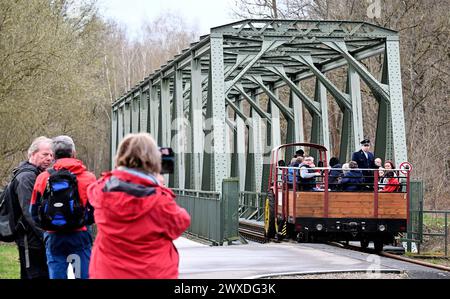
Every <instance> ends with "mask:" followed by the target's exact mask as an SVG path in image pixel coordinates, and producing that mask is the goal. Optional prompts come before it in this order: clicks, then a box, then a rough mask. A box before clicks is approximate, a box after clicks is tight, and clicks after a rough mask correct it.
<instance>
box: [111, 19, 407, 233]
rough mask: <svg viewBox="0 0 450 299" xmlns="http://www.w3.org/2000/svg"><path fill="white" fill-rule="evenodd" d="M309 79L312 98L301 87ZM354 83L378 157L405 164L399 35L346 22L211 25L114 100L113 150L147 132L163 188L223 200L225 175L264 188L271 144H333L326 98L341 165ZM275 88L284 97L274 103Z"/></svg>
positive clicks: (354, 134) (247, 187) (252, 188)
mask: <svg viewBox="0 0 450 299" xmlns="http://www.w3.org/2000/svg"><path fill="white" fill-rule="evenodd" d="M374 56H378V57H383V59H384V63H383V69H382V76H381V78H376V77H375V75H373V74H371V73H370V72H369V70H368V69H367V68H366V67H365V66H364V64H363V63H362V62H361V61H363V60H365V59H367V58H370V57H374ZM336 69H342V70H344V72H345V73H346V76H347V84H346V88H345V90H341V89H340V88H338V87H337V86H336V85H335V84H334V83H333V82H331V80H329V79H328V78H327V72H329V71H331V70H336ZM311 78H312V79H313V80H315V90H314V96H313V97H310V96H308V95H307V93H306V92H305V90H303V89H302V81H304V80H307V79H311ZM361 80H362V81H363V82H364V83H365V84H366V85H367V86H368V87H369V88H370V90H371V91H372V94H373V97H372V98H371V100H373V101H377V102H378V107H379V111H378V121H377V124H376V136H372V137H375V139H376V144H375V154H376V156H377V157H381V158H382V159H383V160H384V159H392V160H394V161H395V163H396V165H397V166H398V165H399V164H400V163H401V162H403V161H407V147H406V138H405V124H404V112H403V98H402V85H401V73H400V55H399V35H398V33H397V32H395V31H393V30H390V29H387V28H383V27H379V26H376V25H372V24H369V23H365V22H350V21H301V20H243V21H239V22H236V23H232V24H228V25H224V26H220V27H215V28H212V29H211V32H210V34H209V35H205V36H202V37H200V40H199V41H198V42H196V43H193V44H191V45H190V47H189V48H188V49H185V50H183V51H182V53H180V54H179V55H177V56H175V57H174V58H173V59H172V60H170V61H168V62H167V63H166V64H165V65H163V66H161V68H160V69H159V70H156V71H155V72H154V73H153V74H151V75H149V76H148V77H147V78H145V79H144V80H143V81H142V82H140V83H139V84H137V85H136V86H135V87H134V88H133V89H132V90H130V91H128V92H127V93H126V94H125V95H123V96H122V97H120V98H119V99H118V100H117V101H116V102H114V103H113V105H112V139H111V153H112V156H114V155H115V152H116V149H117V146H118V144H119V142H120V141H121V140H122V139H123V137H124V136H125V135H126V134H127V133H132V132H142V131H144V132H149V133H151V134H152V135H153V136H154V137H155V139H156V140H157V142H158V144H159V145H160V146H171V147H173V148H174V151H175V152H176V169H175V173H174V174H173V175H170V178H169V186H170V187H172V188H175V189H177V190H181V191H180V192H184V190H197V191H200V192H206V193H207V194H209V195H211V194H215V193H217V196H220V194H221V193H222V188H223V182H224V179H227V178H230V177H237V178H238V180H239V182H238V188H239V191H240V192H241V193H242V192H266V191H267V180H268V176H269V174H268V170H269V165H268V164H267V163H268V159H266V160H265V159H264V158H265V157H267V155H268V154H270V149H271V148H273V147H275V146H277V145H280V144H282V143H291V142H312V143H318V144H322V145H324V146H325V147H327V148H328V149H330V137H329V136H330V125H329V123H328V110H329V108H328V102H327V95H331V96H332V98H333V99H334V100H335V101H336V103H337V105H338V106H339V108H340V110H341V111H342V113H343V125H342V130H341V132H342V134H341V136H340V138H341V140H340V141H341V142H340V148H339V153H340V154H339V155H340V158H341V161H344V160H348V159H349V158H350V156H351V153H352V152H353V151H355V150H356V149H359V147H360V145H359V141H360V140H362V139H363V138H364V137H365V136H363V125H364V119H363V113H362V107H361ZM282 87H283V88H284V89H286V87H288V88H289V93H290V95H289V101H288V102H289V103H287V101H282V100H281V99H280V94H279V91H280V88H282ZM262 96H265V97H266V98H268V104H265V105H262V104H261V103H260V99H261V97H262ZM245 107H247V108H245ZM305 109H306V111H307V113H309V114H310V115H311V119H312V121H311V123H310V124H306V123H305V120H304V117H303V111H304V110H305ZM282 120H285V122H286V123H287V130H286V131H285V132H283V134H281V130H280V128H281V126H280V124H281V121H282ZM263 125H265V127H266V129H265V130H262V127H263ZM305 128H310V129H311V131H310V132H309V133H308V136H311V139H310V140H304V139H305V136H304V130H305ZM282 136H283V137H284V136H285V140H282ZM331 146H333V145H331ZM230 149H231V150H230ZM288 154H293V153H288ZM287 156H289V155H287ZM208 192H209V193H208ZM209 195H208V196H209ZM196 196H197V197H198V196H199V193H198V192H197V193H196ZM194 197H195V196H194ZM219 242H220V241H219Z"/></svg>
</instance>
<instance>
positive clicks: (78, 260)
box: [31, 136, 96, 279]
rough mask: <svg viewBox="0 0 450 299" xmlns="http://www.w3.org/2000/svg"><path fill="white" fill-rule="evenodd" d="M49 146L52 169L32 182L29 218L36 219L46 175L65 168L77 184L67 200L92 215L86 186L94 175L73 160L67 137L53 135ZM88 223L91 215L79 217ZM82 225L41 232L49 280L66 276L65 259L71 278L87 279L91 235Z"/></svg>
mask: <svg viewBox="0 0 450 299" xmlns="http://www.w3.org/2000/svg"><path fill="white" fill-rule="evenodd" d="M52 149H53V151H54V153H55V159H56V162H55V164H54V165H53V167H52V169H50V170H49V171H46V172H43V173H41V174H40V175H39V176H38V178H37V179H36V184H35V185H34V190H33V196H32V198H31V210H32V215H33V218H34V219H36V220H37V221H38V222H39V220H38V219H39V217H38V212H39V205H40V203H41V201H42V198H43V196H44V195H45V190H46V187H47V182H48V180H49V177H50V176H52V177H53V176H54V174H55V173H58V172H59V173H61V172H63V171H68V172H70V175H72V176H73V175H74V176H75V177H76V182H77V184H76V185H77V186H76V187H75V188H77V191H78V192H77V193H78V196H76V195H71V198H69V201H70V200H72V201H73V200H77V201H79V202H80V204H81V206H82V207H83V208H84V209H85V210H86V211H87V213H88V215H92V213H93V211H92V210H91V209H92V207H91V206H90V205H89V203H88V199H87V187H88V186H89V185H90V184H91V183H93V182H95V181H96V178H95V175H94V174H93V173H91V172H88V171H87V170H86V166H84V165H83V162H82V161H80V160H78V159H76V151H75V143H74V142H73V140H72V138H70V137H69V136H58V137H55V138H53V142H52ZM72 196H73V198H72ZM72 205H73V203H72ZM69 216H70V215H69ZM92 222H93V216H91V217H89V220H87V221H86V219H84V220H83V219H82V221H81V222H80V223H84V224H85V225H88V224H92ZM85 225H81V226H80V227H77V228H75V229H70V230H65V229H64V230H61V231H53V230H52V231H50V230H48V231H47V232H45V234H44V238H45V247H46V254H47V264H48V269H49V274H50V279H67V268H68V265H69V262H72V261H74V263H72V265H73V269H74V271H75V273H74V274H75V277H76V278H81V279H87V278H88V273H89V260H90V257H91V247H92V238H91V235H90V233H89V232H88V230H87V227H86V226H85Z"/></svg>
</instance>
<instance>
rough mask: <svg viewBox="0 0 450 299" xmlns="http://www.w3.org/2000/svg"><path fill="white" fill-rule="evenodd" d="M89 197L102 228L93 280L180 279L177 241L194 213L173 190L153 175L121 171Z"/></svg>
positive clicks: (95, 251) (94, 256)
mask: <svg viewBox="0 0 450 299" xmlns="http://www.w3.org/2000/svg"><path fill="white" fill-rule="evenodd" d="M88 196H89V202H90V203H91V205H92V206H93V207H94V216H95V221H96V223H97V230H98V234H97V237H96V239H95V242H94V247H93V249H92V256H91V261H90V266H89V277H90V278H100V279H105V278H107V279H132V278H138V279H174V278H178V262H179V257H178V251H177V249H176V248H175V246H174V245H173V243H172V241H173V240H175V239H177V238H178V237H179V236H180V235H181V234H182V233H183V232H184V231H185V230H186V229H187V228H188V226H189V224H190V216H189V214H188V213H187V212H186V210H184V209H183V208H181V207H179V206H178V205H177V204H176V202H175V195H174V193H173V192H172V191H171V190H170V189H168V188H166V187H164V186H160V185H158V183H156V182H154V181H152V180H151V178H150V177H148V176H145V175H139V173H136V172H130V171H129V170H118V169H116V170H113V171H112V172H108V173H105V174H103V177H102V178H101V179H99V180H98V181H97V182H96V183H94V184H92V185H90V186H89V188H88Z"/></svg>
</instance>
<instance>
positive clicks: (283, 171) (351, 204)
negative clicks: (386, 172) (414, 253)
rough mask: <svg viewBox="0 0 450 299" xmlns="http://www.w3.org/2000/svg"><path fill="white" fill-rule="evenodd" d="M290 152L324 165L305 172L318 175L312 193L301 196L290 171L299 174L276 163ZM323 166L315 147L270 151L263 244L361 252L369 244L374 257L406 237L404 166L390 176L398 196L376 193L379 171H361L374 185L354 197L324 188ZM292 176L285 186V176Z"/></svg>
mask: <svg viewBox="0 0 450 299" xmlns="http://www.w3.org/2000/svg"><path fill="white" fill-rule="evenodd" d="M289 147H294V149H296V148H299V147H301V148H304V149H305V152H307V151H308V149H309V151H310V152H315V153H316V154H315V155H314V156H316V157H317V159H318V161H321V163H320V164H323V167H316V168H310V170H309V171H311V170H312V171H317V172H318V171H320V172H321V175H320V176H318V177H317V179H316V182H315V183H316V186H315V187H314V191H304V190H303V188H302V186H301V184H299V182H300V180H301V179H300V178H299V176H298V175H297V172H295V171H297V170H298V171H300V168H292V167H288V166H284V165H283V164H285V165H288V164H289V161H287V163H279V161H280V160H282V161H285V159H284V158H285V157H284V155H285V153H286V152H287V151H286V149H287V148H289ZM289 152H295V150H293V151H289ZM286 158H288V160H290V158H291V157H286ZM327 161H328V157H327V149H326V148H325V147H324V146H322V145H318V144H311V143H292V144H285V145H281V146H278V147H276V148H274V149H273V150H272V153H271V160H270V175H269V190H268V196H267V199H266V202H265V213H264V231H265V236H266V238H274V237H275V238H278V239H283V238H292V239H296V240H297V241H299V242H325V241H360V243H361V247H362V248H367V246H368V245H369V242H370V241H373V242H374V247H375V250H376V251H382V250H383V246H384V245H385V244H394V243H395V242H396V239H397V238H396V237H398V236H399V234H400V233H404V232H406V229H407V223H408V221H409V192H410V190H409V186H410V172H411V167H410V165H409V163H406V164H408V165H407V166H406V167H404V168H402V169H394V170H393V171H394V172H397V173H398V174H397V178H398V181H399V182H400V185H399V190H398V191H396V192H390V193H384V192H380V191H379V188H380V187H382V186H381V185H382V184H379V183H378V180H379V173H378V172H379V170H378V169H371V170H369V169H364V171H365V172H366V174H367V172H371V175H370V176H373V183H372V185H370V184H367V183H364V184H363V185H364V186H361V190H359V191H352V192H345V191H339V190H334V189H339V188H333V190H332V188H330V187H332V186H330V185H329V174H330V170H331V168H329V167H328V166H327ZM317 164H319V163H317ZM320 164H319V165H320ZM333 170H335V169H333ZM337 170H341V171H343V170H342V169H337ZM292 173H294V175H293V177H291V183H290V181H289V180H288V176H289V175H290V174H291V175H292ZM343 175H344V174H343ZM292 179H293V180H292ZM300 183H301V182H300Z"/></svg>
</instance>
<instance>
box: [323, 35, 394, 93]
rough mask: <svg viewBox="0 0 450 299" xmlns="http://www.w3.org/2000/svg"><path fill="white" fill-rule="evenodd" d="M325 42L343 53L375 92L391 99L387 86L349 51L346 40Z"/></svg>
mask: <svg viewBox="0 0 450 299" xmlns="http://www.w3.org/2000/svg"><path fill="white" fill-rule="evenodd" d="M324 44H326V45H327V46H329V47H330V48H332V49H335V50H336V51H338V52H339V53H341V54H342V56H343V57H344V58H345V59H346V60H347V62H348V63H349V64H350V65H351V66H352V67H353V68H354V69H355V71H356V72H357V73H358V74H359V75H360V76H361V79H363V80H364V82H366V84H367V86H369V87H370V89H372V91H373V92H374V93H376V94H378V95H379V96H380V97H382V98H383V99H384V100H385V101H389V98H390V97H389V91H388V88H387V86H386V85H385V84H381V83H380V82H378V81H377V79H375V77H374V76H373V75H372V74H371V73H370V72H369V71H368V70H367V69H366V68H365V67H364V66H363V65H362V64H361V63H360V62H359V61H358V60H356V59H355V58H354V57H353V56H352V55H351V54H350V53H349V52H348V50H347V46H346V45H345V42H340V41H339V42H336V41H335V42H324Z"/></svg>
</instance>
